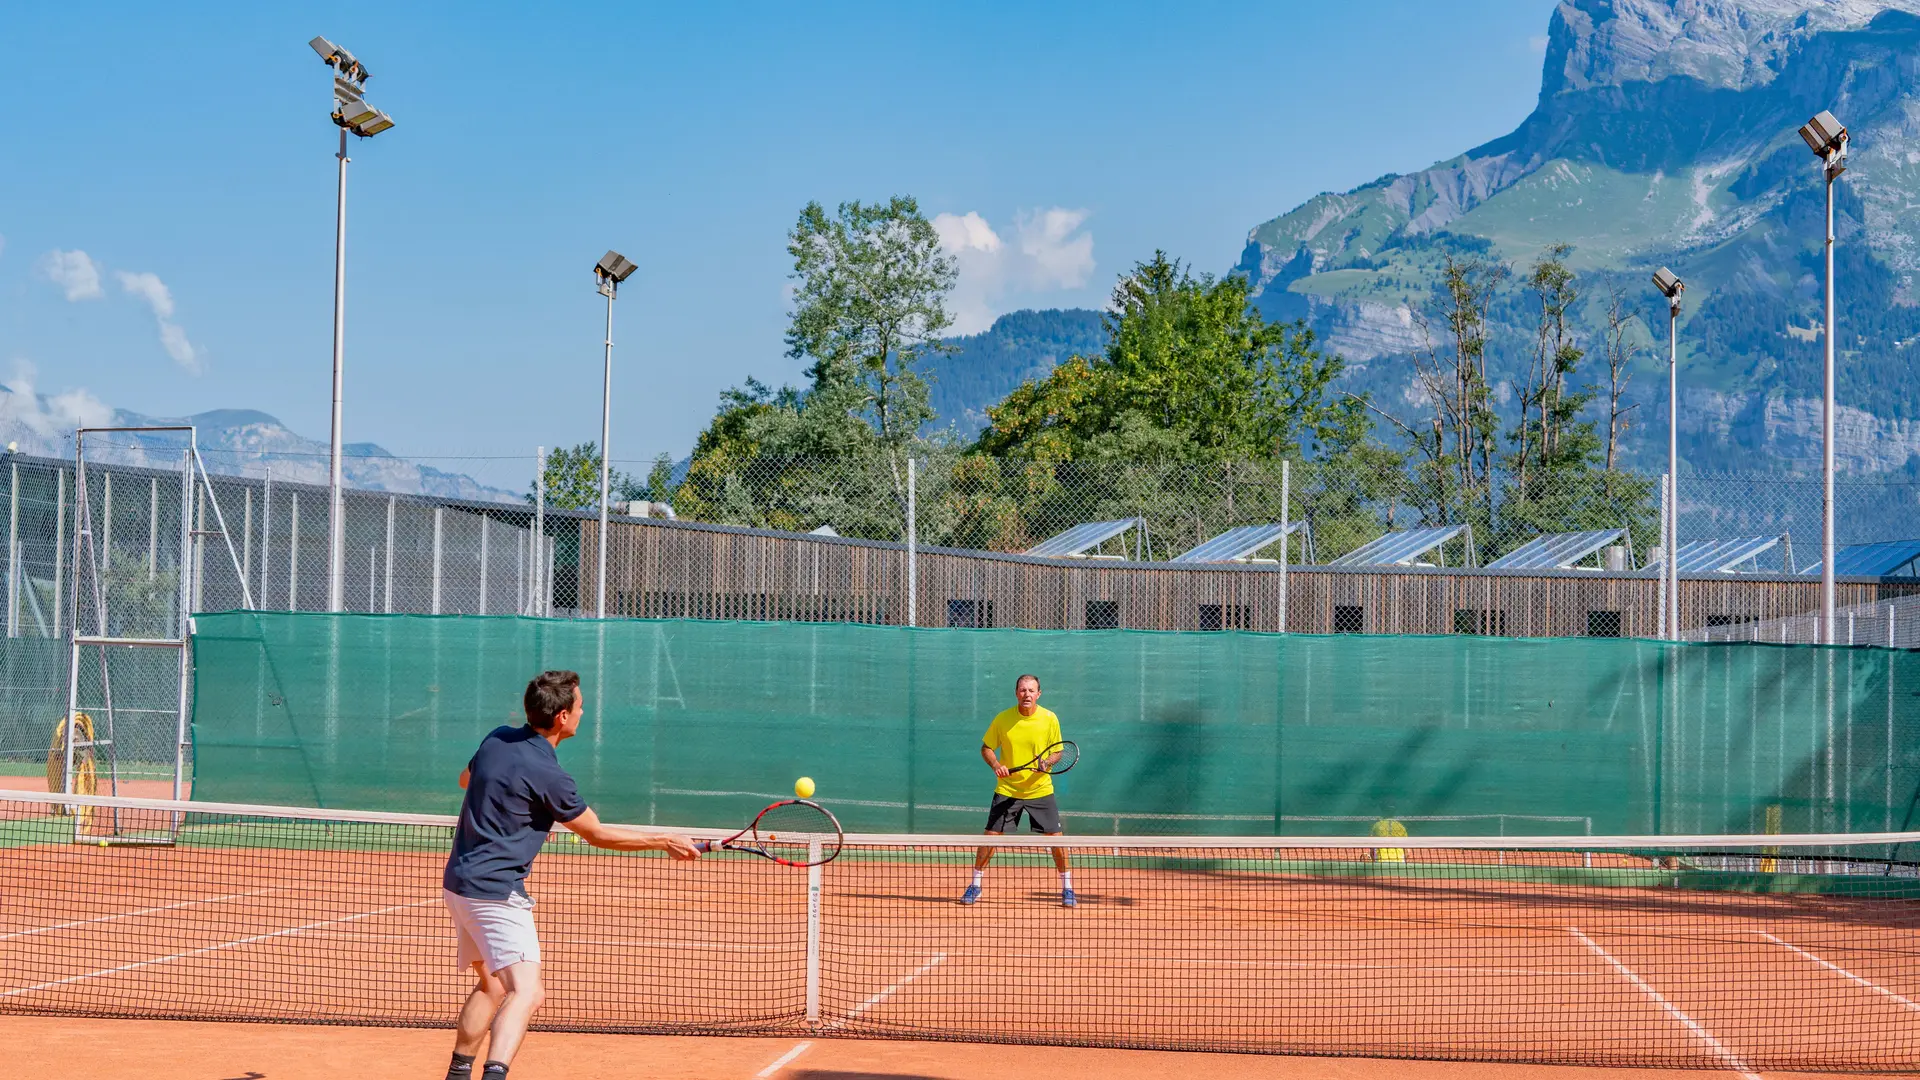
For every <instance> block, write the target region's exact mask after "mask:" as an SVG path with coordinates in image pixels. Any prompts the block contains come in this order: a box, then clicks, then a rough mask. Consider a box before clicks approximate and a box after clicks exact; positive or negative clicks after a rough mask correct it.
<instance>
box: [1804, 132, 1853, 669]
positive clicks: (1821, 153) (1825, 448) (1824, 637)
mask: <svg viewBox="0 0 1920 1080" xmlns="http://www.w3.org/2000/svg"><path fill="white" fill-rule="evenodd" d="M1800 137H1801V138H1802V139H1805V140H1806V142H1807V148H1808V149H1810V150H1812V151H1813V152H1814V154H1815V155H1816V156H1817V157H1819V158H1820V164H1821V171H1823V172H1824V173H1825V174H1826V177H1827V322H1826V333H1825V338H1826V357H1825V380H1824V382H1825V389H1824V392H1823V393H1822V395H1821V401H1820V631H1821V632H1820V640H1821V641H1823V642H1825V643H1826V644H1828V645H1832V644H1833V643H1834V611H1833V609H1834V595H1833V594H1834V583H1833V556H1834V543H1833V434H1834V432H1833V414H1834V410H1835V406H1834V397H1835V395H1834V353H1833V337H1834V319H1833V182H1834V181H1835V180H1838V179H1839V178H1840V174H1841V173H1843V172H1846V171H1847V126H1846V125H1845V124H1842V123H1841V122H1840V121H1839V120H1838V119H1837V118H1835V116H1834V115H1833V114H1832V113H1830V112H1825V111H1823V112H1821V113H1820V114H1819V115H1817V116H1815V117H1814V118H1813V119H1811V120H1809V121H1807V122H1806V123H1805V124H1803V125H1801V127H1800Z"/></svg>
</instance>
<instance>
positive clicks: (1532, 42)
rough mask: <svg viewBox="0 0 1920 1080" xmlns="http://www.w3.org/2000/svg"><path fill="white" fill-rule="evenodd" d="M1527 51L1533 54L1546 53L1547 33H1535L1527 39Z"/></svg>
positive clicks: (1540, 54)
mask: <svg viewBox="0 0 1920 1080" xmlns="http://www.w3.org/2000/svg"><path fill="white" fill-rule="evenodd" d="M1527 51H1528V52H1530V53H1532V54H1533V55H1535V56H1545V55H1547V35H1545V34H1535V35H1534V36H1532V37H1530V38H1528V39H1527Z"/></svg>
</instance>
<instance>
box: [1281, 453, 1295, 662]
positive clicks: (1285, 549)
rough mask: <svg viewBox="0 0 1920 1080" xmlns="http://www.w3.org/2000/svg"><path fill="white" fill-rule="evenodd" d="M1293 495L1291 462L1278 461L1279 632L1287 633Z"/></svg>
mask: <svg viewBox="0 0 1920 1080" xmlns="http://www.w3.org/2000/svg"><path fill="white" fill-rule="evenodd" d="M1292 495H1293V468H1292V462H1290V461H1288V460H1287V459H1286V458H1281V459H1280V632H1281V633H1283V634H1284V633H1286V632H1287V586H1288V584H1289V582H1288V580H1287V563H1289V562H1290V561H1292V553H1293V538H1292V536H1290V535H1289V534H1288V530H1289V529H1290V528H1291V525H1290V523H1289V522H1288V520H1287V519H1288V517H1289V516H1290V513H1289V510H1288V505H1287V503H1288V499H1289V498H1290V497H1291V496H1292Z"/></svg>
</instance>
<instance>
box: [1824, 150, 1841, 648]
mask: <svg viewBox="0 0 1920 1080" xmlns="http://www.w3.org/2000/svg"><path fill="white" fill-rule="evenodd" d="M1838 155H1839V151H1837V150H1833V151H1828V154H1827V163H1826V174H1827V328H1826V340H1827V351H1826V389H1825V393H1824V394H1823V395H1822V397H1821V400H1820V622H1821V627H1822V629H1823V631H1824V632H1823V633H1822V634H1821V637H1820V640H1821V641H1823V642H1825V643H1826V644H1828V645H1831V644H1833V630H1834V627H1833V602H1834V597H1833V594H1834V584H1833V556H1834V544H1833V333H1834V325H1833V181H1834V179H1835V178H1836V177H1838V176H1839V175H1840V174H1839V173H1838V172H1837V171H1836V170H1835V169H1834V164H1835V159H1836V158H1837V157H1838Z"/></svg>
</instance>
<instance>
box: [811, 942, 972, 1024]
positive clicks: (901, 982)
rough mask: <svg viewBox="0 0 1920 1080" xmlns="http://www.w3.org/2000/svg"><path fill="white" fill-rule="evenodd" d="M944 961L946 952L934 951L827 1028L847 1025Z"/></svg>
mask: <svg viewBox="0 0 1920 1080" xmlns="http://www.w3.org/2000/svg"><path fill="white" fill-rule="evenodd" d="M946 962H947V954H946V953H943V952H940V953H934V954H933V959H931V960H929V961H927V962H926V963H924V964H921V965H920V966H919V967H917V968H914V969H913V970H912V971H910V972H908V973H907V975H906V977H905V978H902V979H898V980H896V981H894V982H892V983H889V984H888V985H887V988H886V989H884V990H882V991H880V992H879V993H877V994H875V995H873V996H872V997H870V998H868V999H867V1000H865V1001H863V1002H861V1003H860V1004H858V1005H855V1006H854V1007H853V1010H852V1011H851V1012H849V1013H847V1015H846V1016H844V1017H842V1018H840V1019H838V1020H835V1021H834V1022H833V1023H831V1024H828V1025H827V1030H828V1031H832V1030H833V1029H835V1028H841V1027H845V1026H847V1024H848V1023H849V1022H850V1021H852V1020H855V1019H857V1018H858V1017H859V1016H860V1014H861V1013H863V1012H866V1011H867V1010H868V1009H871V1008H873V1007H874V1006H875V1005H878V1004H880V1003H881V1002H883V1001H885V1000H887V999H888V998H890V997H892V996H893V995H894V993H895V992H896V991H898V990H900V989H901V988H903V987H905V986H906V985H907V984H908V983H910V982H912V981H913V980H915V979H917V978H919V977H920V976H922V975H925V974H926V973H927V972H929V971H932V970H933V969H934V968H937V967H939V966H940V965H941V964H944V963H946Z"/></svg>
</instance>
